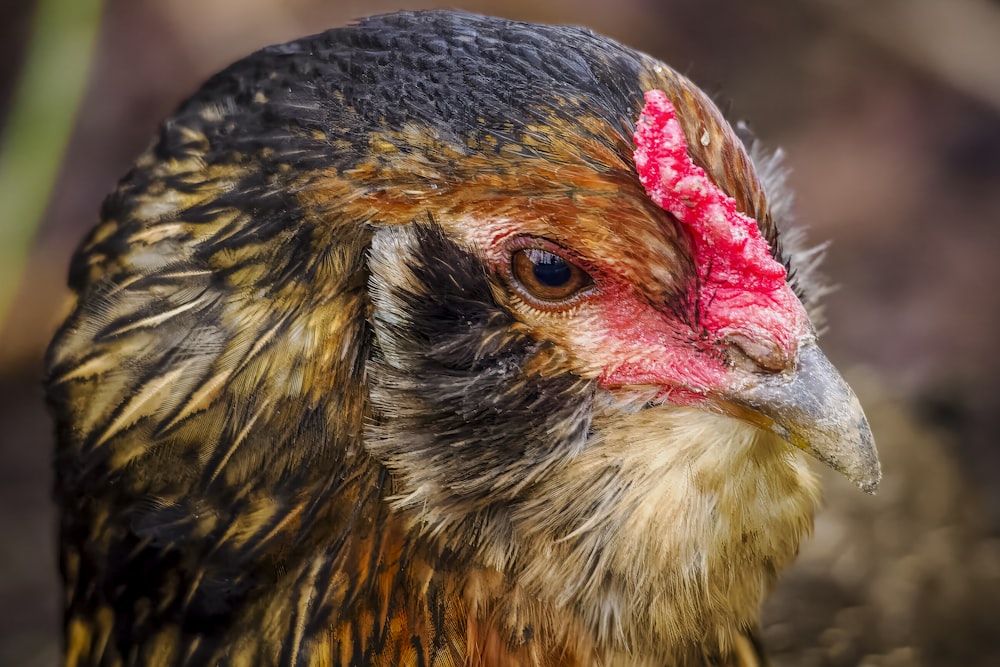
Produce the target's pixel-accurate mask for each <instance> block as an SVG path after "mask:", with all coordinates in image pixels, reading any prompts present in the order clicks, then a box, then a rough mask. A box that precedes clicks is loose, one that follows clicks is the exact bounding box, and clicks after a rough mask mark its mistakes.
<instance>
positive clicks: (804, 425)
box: [720, 342, 882, 493]
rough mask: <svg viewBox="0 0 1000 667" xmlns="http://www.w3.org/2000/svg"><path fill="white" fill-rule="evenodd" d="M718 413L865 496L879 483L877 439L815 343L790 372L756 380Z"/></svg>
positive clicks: (801, 352) (802, 351) (731, 397)
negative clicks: (800, 454)
mask: <svg viewBox="0 0 1000 667" xmlns="http://www.w3.org/2000/svg"><path fill="white" fill-rule="evenodd" d="M723 400H724V404H723V405H720V407H721V408H722V410H723V411H724V412H726V413H728V414H730V415H732V416H734V417H737V418H739V419H742V420H743V421H747V422H750V423H751V424H754V425H755V426H758V427H759V428H762V429H764V430H768V431H771V432H773V433H775V434H777V435H779V436H780V437H782V438H783V439H785V440H787V441H788V442H790V443H791V444H793V445H795V446H796V447H798V448H799V449H802V450H804V451H806V452H808V453H809V454H811V455H813V456H815V457H816V458H817V459H819V460H820V461H822V462H823V463H825V464H827V465H828V466H830V467H831V468H833V469H834V470H837V471H839V472H840V473H842V474H844V475H845V476H846V477H847V478H848V479H850V480H851V481H852V482H854V483H855V484H857V485H858V487H860V488H861V489H862V490H863V491H865V492H867V493H874V492H875V489H876V488H877V487H878V483H879V481H880V480H881V478H882V470H881V467H880V466H879V461H878V452H877V451H876V450H875V440H874V439H873V438H872V432H871V428H869V426H868V420H867V419H865V413H864V411H863V410H862V409H861V404H860V403H859V402H858V398H857V396H855V395H854V392H853V391H852V390H851V388H850V387H849V386H847V382H845V381H844V378H842V377H841V376H840V373H838V372H837V369H835V368H834V367H833V364H831V363H830V361H829V360H828V359H827V358H826V356H825V355H824V354H823V352H821V351H820V349H819V347H818V346H816V344H815V343H814V342H809V343H807V344H805V345H804V346H803V347H802V348H800V349H799V355H798V363H797V367H796V369H795V370H794V371H792V372H790V373H788V372H786V373H775V374H771V375H755V380H754V382H753V383H752V384H749V385H747V386H744V387H743V388H742V389H740V390H738V391H736V392H733V393H732V394H730V395H728V396H726V397H725V398H724V399H723Z"/></svg>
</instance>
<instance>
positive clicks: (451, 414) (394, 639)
mask: <svg viewBox="0 0 1000 667" xmlns="http://www.w3.org/2000/svg"><path fill="white" fill-rule="evenodd" d="M758 164H764V163H758ZM772 172H773V170H771V169H765V170H764V173H765V176H767V175H768V174H771V175H772V176H773V173H772ZM777 186H778V184H777V183H776V182H774V179H773V178H772V179H771V181H767V179H762V177H761V176H760V175H759V174H758V170H757V168H756V167H755V162H754V160H752V159H751V157H750V154H749V152H748V150H747V149H746V147H745V146H744V145H743V143H742V141H741V140H740V139H739V138H738V137H737V135H736V134H735V132H734V131H733V130H732V129H731V128H730V127H729V125H728V124H727V123H726V122H725V120H724V119H723V118H722V117H721V115H720V114H719V112H718V110H717V109H716V108H715V106H714V105H713V104H712V103H711V101H710V100H708V99H707V98H706V97H705V96H704V94H702V93H701V92H700V91H699V90H698V89H697V88H696V87H695V86H694V85H693V84H692V83H691V82H689V81H688V80H687V79H685V78H683V77H681V76H680V75H678V74H676V73H675V72H673V71H672V70H670V69H669V68H667V67H666V66H664V65H662V64H661V63H658V62H657V61H655V60H653V59H651V58H649V57H647V56H644V55H642V54H639V53H636V52H634V51H631V50H629V49H627V48H625V47H622V46H621V45H618V44H616V43H614V42H612V41H610V40H607V39H604V38H601V37H598V36H596V35H593V34H592V33H589V32H587V31H583V30H579V29H572V28H560V27H548V26H537V25H531V24H521V23H514V22H509V21H503V20H500V19H489V18H485V17H475V16H470V15H463V14H455V13H450V12H428V13H416V14H407V13H404V14H396V15H389V16H384V17H376V18H373V19H369V20H366V21H364V22H362V23H360V24H358V25H356V26H352V27H349V28H344V29H340V30H334V31H330V32H328V33H324V34H321V35H317V36H315V37H311V38H306V39H304V40H300V41H298V42H292V43H290V44H287V45H282V46H277V47H271V48H269V49H265V50H264V51H261V52H260V53H258V54H255V55H254V56H251V57H249V58H248V59H246V60H245V61H242V62H240V63H237V64H236V65H234V66H233V67H231V68H230V69H228V70H226V71H224V72H222V73H220V74H219V75H217V76H216V77H214V78H213V79H212V80H211V81H209V82H208V83H207V84H206V85H205V87H204V88H203V89H202V90H201V91H199V92H198V93H197V94H196V95H195V96H193V97H192V98H191V99H190V100H188V101H187V102H186V103H185V104H184V105H182V107H181V108H180V110H179V111H178V113H177V115H176V116H175V117H174V118H172V119H171V120H169V121H167V123H165V125H164V127H163V129H162V131H161V136H160V138H159V140H158V142H157V143H156V145H155V146H154V148H152V149H151V150H150V151H149V152H147V153H146V154H145V155H144V156H142V157H141V158H140V159H139V161H138V162H137V165H136V168H135V169H134V170H133V171H132V172H130V174H129V175H128V176H126V177H125V179H123V181H122V182H121V184H120V185H119V188H118V190H117V191H116V192H115V193H114V194H113V195H112V196H111V197H109V198H108V200H107V202H106V204H105V207H104V210H103V213H102V222H101V224H100V225H98V227H96V228H95V230H94V231H93V232H92V233H91V235H90V236H89V237H88V238H87V240H86V241H85V242H84V244H83V246H82V247H81V249H80V250H79V251H78V253H77V255H76V257H75V258H74V264H73V267H72V270H71V285H72V287H73V288H74V290H75V291H76V294H77V297H78V299H77V302H76V304H75V308H74V310H73V312H72V314H71V315H70V316H69V318H68V320H67V322H66V324H65V325H64V326H63V328H62V329H61V330H60V332H59V333H58V334H57V336H56V339H55V340H54V341H53V344H52V347H51V349H50V353H49V359H48V379H47V390H48V394H49V400H50V403H51V405H52V407H53V411H54V413H55V415H56V421H57V428H58V437H59V445H58V450H57V460H56V470H57V498H58V500H59V502H60V505H61V509H62V517H63V522H62V565H63V571H64V575H65V578H66V584H67V589H68V595H67V598H68V603H67V613H66V619H67V621H66V623H67V637H68V641H67V656H68V658H67V660H68V662H70V663H75V664H106V663H107V662H111V661H114V660H120V661H121V662H123V663H125V664H146V663H153V662H155V661H156V660H166V658H164V657H163V656H168V657H169V656H172V658H171V659H173V657H175V658H177V660H176V662H177V663H178V664H216V663H218V662H220V661H232V662H233V664H329V663H331V662H332V663H335V664H345V665H346V664H421V663H422V662H424V663H434V664H452V663H462V662H465V663H470V662H473V663H474V662H475V661H476V660H478V661H479V662H480V663H482V664H488V665H505V664H580V665H589V664H598V663H600V664H609V665H617V664H623V665H624V664H639V665H645V664H664V663H669V664H728V663H730V662H733V661H735V660H736V658H737V656H738V655H740V654H741V652H740V650H739V647H740V646H741V645H745V644H746V642H747V641H748V640H747V637H748V635H749V634H750V633H751V628H752V626H753V624H754V621H755V618H756V614H757V611H758V609H759V605H760V602H761V600H762V599H763V596H764V595H765V594H766V592H767V590H768V588H769V586H770V585H771V584H772V583H773V581H774V578H775V576H776V574H777V572H778V571H779V570H780V569H781V568H782V567H783V566H785V565H786V564H787V563H789V562H790V561H791V559H792V558H793V557H794V554H795V553H796V551H797V549H798V547H799V543H800V540H801V538H802V537H803V536H804V535H805V534H807V533H808V531H809V530H810V527H811V522H812V513H813V511H814V508H815V506H816V503H817V498H818V487H817V483H816V481H815V479H814V478H813V476H812V475H811V473H810V472H809V469H808V465H807V463H806V460H805V457H804V455H803V451H806V452H811V453H813V454H815V455H816V456H817V457H818V458H820V459H822V460H823V461H825V462H827V463H829V464H830V465H832V466H834V467H835V468H837V469H839V470H841V471H843V472H844V473H845V474H847V475H848V476H849V477H850V478H851V479H852V480H854V481H855V482H856V483H858V484H859V485H860V486H862V487H863V488H866V489H870V488H872V487H874V485H875V484H876V483H877V479H878V463H877V459H876V457H875V452H874V447H873V445H872V442H871V435H870V432H869V430H868V426H867V423H866V422H865V420H864V416H863V413H862V412H861V409H860V407H859V406H858V404H857V401H856V399H855V398H854V396H853V394H852V393H851V391H850V389H849V388H848V387H847V386H846V384H844V382H843V380H842V379H840V377H839V375H838V374H837V373H836V371H835V370H834V369H833V368H832V366H831V365H830V364H829V362H827V361H826V359H825V358H824V357H823V356H822V354H821V353H820V352H819V348H818V347H817V345H816V340H815V333H814V330H813V327H812V325H811V324H810V320H809V316H808V314H807V309H806V307H805V306H804V305H803V303H806V304H811V303H812V302H813V301H812V297H811V295H810V291H809V288H810V281H809V279H808V265H807V262H806V261H805V260H803V259H802V256H801V255H799V254H797V253H795V252H791V251H786V249H785V243H786V242H787V239H786V238H785V237H783V236H782V235H781V232H779V229H778V225H777V224H776V221H775V218H776V217H779V216H778V215H777V213H776V211H777V210H778V208H779V207H777V206H776V205H774V204H773V200H774V197H775V196H776V194H775V190H776V188H777Z"/></svg>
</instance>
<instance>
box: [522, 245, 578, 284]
mask: <svg viewBox="0 0 1000 667" xmlns="http://www.w3.org/2000/svg"><path fill="white" fill-rule="evenodd" d="M529 259H531V263H532V265H533V266H532V271H533V273H534V274H535V280H537V281H538V282H539V283H541V284H542V285H545V286H546V287H562V286H563V285H565V284H566V283H568V282H569V280H570V278H571V277H572V275H573V273H572V271H571V270H570V268H569V264H567V263H566V260H564V259H563V258H562V257H560V256H559V255H555V254H553V253H551V252H545V251H544V250H535V251H533V252H531V253H530V254H529Z"/></svg>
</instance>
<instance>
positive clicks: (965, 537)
mask: <svg viewBox="0 0 1000 667" xmlns="http://www.w3.org/2000/svg"><path fill="white" fill-rule="evenodd" d="M88 5H89V6H90V8H89V9H88V8H87V6H88ZM42 6H45V7H46V8H47V9H48V10H50V13H49V14H48V15H47V16H48V17H49V18H47V19H45V20H42V21H41V22H38V21H36V18H37V17H38V16H39V14H38V13H37V11H38V9H39V8H40V7H42ZM432 6H441V5H439V4H436V3H434V2H408V3H407V2H402V3H393V2H385V1H370V2H362V1H360V0H357V1H348V2H337V1H335V0H108V1H106V2H104V3H103V4H102V3H100V2H96V1H95V0H65V1H62V2H60V0H37V1H36V0H4V1H3V2H2V3H0V127H6V130H5V131H4V133H3V134H2V135H0V137H2V143H0V193H2V196H3V200H0V246H2V247H0V259H2V266H0V308H3V310H2V311H0V665H54V664H55V663H56V661H57V659H58V624H59V620H58V616H59V593H58V587H57V577H56V568H55V555H54V533H55V516H54V511H53V508H52V505H51V503H50V499H49V489H50V471H49V457H50V452H51V448H52V437H51V431H50V427H49V423H48V421H47V417H46V414H45V410H44V405H43V399H42V393H41V389H40V372H41V371H40V365H41V357H42V354H43V351H44V347H45V344H46V342H47V339H48V337H49V336H50V334H51V331H52V329H53V327H54V325H55V323H56V322H57V320H58V318H59V313H60V311H61V308H62V306H63V304H64V300H65V296H66V295H65V292H64V287H63V285H64V282H65V275H66V266H67V262H68V257H69V255H70V253H71V252H72V249H73V247H74V245H75V244H76V243H77V242H78V241H79V240H80V239H81V237H82V236H83V234H84V233H85V231H86V230H87V228H88V227H89V226H91V225H92V224H93V223H94V222H95V221H96V220H97V212H98V208H99V206H100V202H101V199H102V198H103V196H104V195H105V194H106V193H107V192H108V191H110V190H111V189H112V187H113V186H114V184H115V181H116V179H117V178H118V177H119V176H121V175H122V174H123V173H124V172H125V171H126V170H127V169H128V167H129V164H130V163H131V161H132V160H133V159H134V158H135V157H136V156H137V155H138V154H139V153H140V152H141V151H142V150H143V148H144V147H145V146H146V145H147V143H148V142H149V140H150V138H151V137H152V136H153V134H154V131H155V129H156V125H157V123H158V122H159V121H160V120H162V119H163V118H164V117H165V116H167V115H168V114H169V113H170V112H171V110H172V109H173V108H175V107H176V105H177V104H178V103H179V102H180V100H181V99H182V98H183V97H185V96H186V95H187V94H189V93H190V92H192V91H193V90H194V88H195V87H196V86H197V85H198V84H199V82H200V81H202V80H203V79H205V78H206V77H207V76H209V75H210V74H212V73H213V72H215V71H217V70H218V69H220V68H222V67H224V66H225V65H227V64H228V63H229V62H231V61H233V60H234V59H236V58H239V57H240V56H242V55H245V54H247V53H250V52H251V51H253V50H255V49H257V48H259V47H262V46H265V45H267V44H270V43H274V42H278V41H284V40H288V39H292V38H295V37H297V36H300V35H304V34H309V33H314V32H318V31H321V30H323V29H326V28H329V27H333V26H337V25H342V24H344V23H347V22H349V21H351V20H352V19H355V18H358V17H361V16H363V15H366V14H370V13H376V12H381V11H390V10H393V9H400V8H427V7H432ZM450 6H452V7H461V8H464V9H468V10H472V11H478V12H484V13H491V14H498V15H502V16H507V17H510V18H516V19H523V20H531V21H542V22H550V23H575V24H582V25H586V26H589V27H591V28H593V29H594V30H597V31H599V32H602V33H605V34H608V35H610V36H612V37H615V38H618V39H620V40H621V41H624V42H626V43H628V44H630V45H632V46H634V47H637V48H639V49H642V50H644V51H647V52H649V53H652V54H654V55H656V56H658V57H660V58H661V59H663V60H665V61H666V62H668V63H670V64H672V65H673V66H674V67H675V68H677V69H679V70H681V71H683V72H685V73H687V74H688V75H690V76H691V77H692V78H694V80H695V81H697V82H699V83H700V84H701V85H702V86H703V87H704V88H705V89H706V90H708V91H710V92H711V93H712V94H713V95H714V96H715V97H716V99H717V100H718V102H719V103H720V105H721V106H722V107H723V108H724V109H725V110H727V112H728V114H729V115H730V117H731V118H734V119H745V120H747V121H748V122H749V123H750V124H751V126H752V127H753V128H754V129H755V131H756V133H757V134H758V135H759V136H760V137H761V138H762V139H763V140H764V141H765V142H766V143H768V144H770V145H772V146H781V147H783V149H784V150H785V152H786V154H787V164H788V166H789V167H790V168H791V173H790V182H791V184H792V186H793V188H794V189H795V190H796V192H797V200H796V201H797V211H798V214H799V218H800V219H801V220H802V221H803V223H804V224H805V225H807V226H808V228H809V233H810V238H811V239H812V240H813V241H816V242H820V241H827V240H829V241H831V245H830V246H829V251H828V257H827V261H826V263H825V268H826V273H827V274H828V275H829V276H830V278H831V280H832V282H833V283H834V284H836V285H837V286H838V288H839V289H838V290H837V291H836V292H834V293H833V294H831V295H830V296H829V298H828V299H827V314H828V321H829V330H828V332H827V333H826V334H825V336H824V347H825V348H826V350H827V351H828V354H829V355H830V356H831V358H832V359H833V360H834V362H835V363H836V364H837V365H838V366H839V367H840V368H842V369H843V370H844V372H845V374H846V375H847V376H848V378H849V379H850V380H851V382H852V383H853V384H854V386H855V388H856V389H857V391H858V393H859V395H860V396H861V399H862V403H864V405H865V406H866V409H867V412H868V414H869V417H870V421H871V423H872V427H873V430H874V432H875V435H876V440H877V441H878V445H879V448H880V450H881V453H882V460H883V467H884V471H885V480H884V482H883V485H882V488H881V490H880V492H879V494H878V495H877V496H875V497H869V496H865V495H864V494H862V493H860V492H859V491H857V490H855V489H854V488H853V487H851V486H850V485H849V484H848V483H847V482H845V481H843V480H841V479H838V478H836V477H834V476H832V475H826V477H827V478H828V479H827V485H826V488H827V508H826V510H825V511H824V512H823V514H822V515H821V516H820V517H819V519H818V522H817V529H816V535H815V538H814V539H813V541H812V542H810V543H809V545H807V546H806V547H805V548H804V549H803V553H802V556H801V558H800V560H799V562H798V563H797V565H796V566H795V567H794V568H793V569H792V570H791V571H789V572H788V573H787V575H786V576H785V577H784V578H783V580H782V582H781V584H780V586H779V587H778V589H777V591H776V592H775V594H774V596H773V598H772V599H771V601H770V602H769V603H768V606H767V608H766V611H765V618H764V637H765V641H766V643H767V644H768V646H769V647H770V650H771V652H772V654H773V655H774V657H775V661H776V663H777V664H778V665H789V666H790V665H817V666H820V665H845V666H846V665H859V664H860V665H866V666H869V667H870V666H874V665H896V666H902V665H970V666H977V665H982V666H986V665H998V664H1000V640H998V637H1000V486H998V482H1000V447H998V446H997V437H996V433H997V432H998V429H1000V383H998V380H997V378H998V374H1000V355H998V354H997V344H998V343H997V336H998V333H1000V328H998V323H1000V3H998V2H996V1H995V0H766V1H762V2H755V3H750V2H743V1H742V0H700V1H699V0H616V1H615V2H609V1H608V0H530V1H527V0H504V1H499V0H496V1H487V0H484V1H481V2H453V3H450ZM53 8H55V11H54V12H53V11H52V10H53ZM53 16H54V17H57V19H58V20H52V18H51V17H53ZM88 44H92V45H93V48H89V47H88ZM32 45H35V46H32ZM39 58H41V60H39ZM39 62H41V63H42V64H43V65H44V66H39ZM33 77H34V79H33ZM77 90H80V91H82V92H81V94H80V95H79V96H78V95H77V94H76V91H77ZM33 91H34V93H33ZM38 91H42V93H41V94H35V93H38ZM33 95H34V97H32V96H33ZM78 98H79V99H78ZM31 99H39V100H42V101H43V103H42V107H41V108H40V109H38V108H36V109H32V107H31V105H30V104H29V103H28V102H25V100H28V101H29V102H30V100H31ZM63 137H66V141H65V142H64V141H63V139H62V138H63ZM63 144H65V145H63ZM46 156H51V157H50V158H46ZM46 159H48V162H46ZM47 164H50V165H51V168H49V167H47V166H46V165H47ZM47 170H48V171H47ZM49 171H51V173H52V177H51V178H49V177H48V176H47V174H48V173H49ZM7 296H9V297H10V300H7V299H6V297H7ZM5 301H6V302H7V307H3V304H4V303H5ZM824 474H825V473H824Z"/></svg>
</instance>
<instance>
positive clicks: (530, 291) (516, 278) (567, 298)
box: [509, 243, 594, 311]
mask: <svg viewBox="0 0 1000 667" xmlns="http://www.w3.org/2000/svg"><path fill="white" fill-rule="evenodd" d="M553 245H554V244H549V243H545V244H544V246H541V245H540V244H538V245H536V244H532V245H525V246H522V247H518V248H514V249H513V251H512V252H511V255H510V265H509V277H510V282H511V284H512V285H513V287H514V288H515V289H516V290H517V292H518V294H519V296H522V297H524V298H525V299H526V300H527V301H528V302H529V303H530V304H531V305H533V306H535V307H538V308H541V309H542V310H549V311H552V310H565V309H566V308H568V307H570V306H572V305H574V304H575V303H576V302H577V301H578V299H579V297H580V296H581V295H582V294H583V293H585V292H587V291H588V290H589V289H590V288H592V287H593V285H594V279H593V278H591V276H590V274H588V273H587V272H586V271H585V270H583V269H582V268H580V267H579V266H578V265H577V264H576V263H574V262H572V261H570V260H569V259H567V258H566V257H565V256H564V254H563V252H559V250H561V249H558V248H556V247H553Z"/></svg>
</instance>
